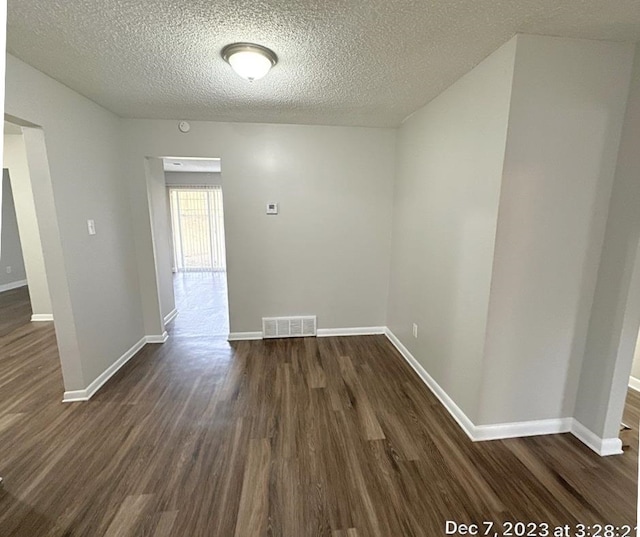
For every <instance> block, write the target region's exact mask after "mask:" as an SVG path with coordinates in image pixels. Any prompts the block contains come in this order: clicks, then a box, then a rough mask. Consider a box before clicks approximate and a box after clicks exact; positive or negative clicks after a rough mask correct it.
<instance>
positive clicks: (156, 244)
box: [146, 158, 176, 319]
mask: <svg viewBox="0 0 640 537" xmlns="http://www.w3.org/2000/svg"><path fill="white" fill-rule="evenodd" d="M146 171H147V188H148V192H149V207H150V212H151V221H152V226H151V231H152V236H153V251H154V257H155V262H156V272H157V274H156V277H157V279H158V292H159V297H160V312H161V314H162V318H163V319H165V318H166V317H167V316H168V315H169V314H170V313H171V312H172V311H173V310H174V309H175V307H176V301H175V296H174V293H173V271H172V264H173V252H172V241H171V224H170V222H169V218H168V214H167V187H166V184H165V174H164V164H163V162H162V159H160V158H149V159H147V162H146Z"/></svg>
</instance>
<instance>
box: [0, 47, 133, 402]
mask: <svg viewBox="0 0 640 537" xmlns="http://www.w3.org/2000/svg"><path fill="white" fill-rule="evenodd" d="M5 113H7V114H10V115H11V116H15V117H17V118H20V119H22V120H25V121H28V122H31V123H33V124H35V125H39V126H41V127H42V129H43V132H44V138H46V155H44V156H46V157H48V167H49V169H50V171H51V180H50V183H51V184H50V188H52V198H53V202H54V203H55V206H53V205H52V207H51V209H52V210H51V213H46V221H42V222H40V229H41V232H42V230H43V229H46V228H47V227H48V226H54V225H55V226H56V228H57V229H59V236H60V239H61V248H62V250H61V259H60V260H59V261H60V263H59V265H60V266H61V267H63V269H64V282H65V284H66V285H68V291H69V304H68V306H69V307H68V313H69V324H68V325H65V326H64V327H61V326H60V325H59V324H58V319H56V332H57V334H58V339H59V342H60V337H61V336H65V337H66V335H67V334H75V335H74V336H73V339H74V340H75V341H76V343H77V350H78V362H77V363H75V362H74V371H71V370H69V369H67V370H66V371H65V367H64V355H65V354H66V353H67V351H68V350H69V349H68V348H65V349H62V348H61V349H60V351H61V360H62V361H63V374H64V381H65V388H66V390H67V391H72V390H82V389H85V388H86V387H87V386H88V385H89V384H90V383H91V382H92V381H93V380H94V379H96V378H97V377H98V376H99V375H100V374H102V373H103V372H104V371H105V370H106V369H107V368H108V367H109V366H111V365H112V364H113V363H114V362H116V360H118V359H119V358H120V357H121V356H122V355H123V354H124V353H125V352H127V351H128V350H129V349H130V348H131V347H132V346H133V345H134V344H136V343H137V342H139V341H140V339H141V338H142V337H143V336H144V335H145V332H144V329H143V325H142V321H141V319H142V314H141V301H140V288H139V281H138V272H137V264H136V253H135V246H134V242H133V239H132V233H131V230H132V221H131V209H130V205H129V195H128V185H127V184H126V176H125V174H123V173H122V168H121V158H120V144H119V140H120V120H119V118H117V117H116V116H115V115H114V114H112V113H110V112H108V111H106V110H105V109H103V108H101V107H100V106H98V105H96V104H95V103H93V102H91V101H89V100H88V99H86V98H84V97H82V96H81V95H79V94H78V93H76V92H74V91H72V90H70V89H69V88H67V87H65V86H63V85H62V84H60V83H58V82H56V81H55V80H53V79H52V78H50V77H48V76H46V75H44V74H43V73H41V72H40V71H37V70H36V69H34V68H32V67H30V66H28V65H27V64H25V63H24V62H22V61H20V60H18V59H17V58H15V57H13V56H11V55H8V56H7V75H6V101H5ZM34 130H35V129H34ZM41 132H42V131H41ZM35 134H37V133H34V135H35ZM41 160H42V159H41ZM36 197H37V195H36ZM40 214H41V212H40V211H38V215H39V217H40ZM88 219H94V220H95V224H96V230H97V234H96V235H95V236H89V234H88V233H87V220H88ZM43 247H44V248H45V262H47V255H48V254H47V241H46V240H45V238H44V236H43ZM47 269H48V267H47ZM50 287H51V288H52V289H51V292H52V301H53V308H54V315H56V316H57V312H56V300H55V297H53V286H50Z"/></svg>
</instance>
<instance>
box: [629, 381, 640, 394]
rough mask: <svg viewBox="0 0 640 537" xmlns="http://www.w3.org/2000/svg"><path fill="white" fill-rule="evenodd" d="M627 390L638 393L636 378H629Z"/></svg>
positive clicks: (639, 387)
mask: <svg viewBox="0 0 640 537" xmlns="http://www.w3.org/2000/svg"><path fill="white" fill-rule="evenodd" d="M629 388H631V389H632V390H635V391H637V392H640V379H637V378H636V377H629Z"/></svg>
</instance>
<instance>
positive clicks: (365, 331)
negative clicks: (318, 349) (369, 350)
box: [316, 326, 387, 337]
mask: <svg viewBox="0 0 640 537" xmlns="http://www.w3.org/2000/svg"><path fill="white" fill-rule="evenodd" d="M386 330H387V328H386V326H361V327H355V328H318V330H317V331H316V334H317V336H318V337H338V336H374V335H377V334H384V333H385V332H386Z"/></svg>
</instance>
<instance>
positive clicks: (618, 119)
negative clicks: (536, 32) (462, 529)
mask: <svg viewBox="0 0 640 537" xmlns="http://www.w3.org/2000/svg"><path fill="white" fill-rule="evenodd" d="M632 54H633V47H632V46H630V45H628V44H620V43H608V42H602V41H586V40H577V39H561V38H553V37H541V36H519V37H518V47H517V53H516V66H515V72H514V82H513V92H512V99H511V110H510V116H509V134H508V138H507V150H506V155H505V164H504V172H503V181H502V192H501V197H500V216H499V220H498V231H497V238H496V251H495V260H494V269H493V279H492V288H491V301H490V308H489V323H488V327H487V334H488V335H487V346H486V349H485V355H486V358H485V368H484V371H483V376H484V380H483V386H482V393H483V397H482V403H481V411H480V416H479V423H480V424H490V423H503V422H511V421H525V420H538V419H546V418H561V417H569V416H572V415H573V405H574V400H575V393H576V389H577V386H578V378H579V375H580V368H581V366H582V357H583V354H584V350H585V338H586V331H587V326H588V322H589V312H590V309H591V302H592V298H593V293H594V288H595V280H596V275H597V267H598V259H599V256H600V251H601V247H602V240H603V234H604V228H605V219H606V213H607V203H608V199H609V196H610V192H611V184H612V181H613V176H614V171H615V166H616V155H617V151H618V144H619V140H620V133H621V129H622V122H623V117H624V111H625V101H626V95H627V91H628V87H629V77H630V67H631V62H632V58H633V56H632Z"/></svg>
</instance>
